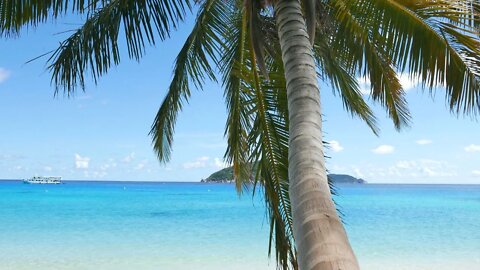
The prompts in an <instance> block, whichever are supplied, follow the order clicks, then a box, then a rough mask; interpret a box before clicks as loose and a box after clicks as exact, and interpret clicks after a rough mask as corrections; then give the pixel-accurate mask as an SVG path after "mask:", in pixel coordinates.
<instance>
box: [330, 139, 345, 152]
mask: <svg viewBox="0 0 480 270" xmlns="http://www.w3.org/2000/svg"><path fill="white" fill-rule="evenodd" d="M328 146H329V147H330V149H332V150H333V152H340V151H342V150H343V146H341V145H340V143H339V142H338V141H329V142H328Z"/></svg>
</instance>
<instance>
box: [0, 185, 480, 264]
mask: <svg viewBox="0 0 480 270" xmlns="http://www.w3.org/2000/svg"><path fill="white" fill-rule="evenodd" d="M338 192H339V196H337V197H336V201H337V203H338V204H339V206H340V208H341V211H342V213H343V214H344V217H343V220H344V222H345V224H346V228H347V231H348V233H349V237H350V240H351V242H352V245H353V248H354V250H355V252H356V253H357V256H358V258H359V261H360V264H361V265H362V269H369V270H370V269H373V270H375V269H378V270H380V269H382V270H383V269H395V270H397V269H405V270H406V269H409V270H415V269H422V270H430V269H432V270H434V269H435V270H443V269H445V270H446V269H473V270H475V269H478V270H480V186H473V185H472V186H467V185H461V186H455V185H371V184H369V185H341V186H339V187H338ZM267 242H268V224H267V221H266V219H265V209H264V205H263V203H262V201H261V199H260V198H252V197H251V196H250V195H248V194H245V195H243V196H242V197H241V198H239V197H238V195H237V194H236V192H235V189H234V186H233V185H229V184H199V183H134V182H93V183H92V182H67V184H65V185H47V186H45V185H26V184H22V183H21V182H13V181H0V269H2V270H3V269H15V270H17V269H185V270H186V269H213V270H214V269H274V268H275V263H274V261H273V259H270V260H269V259H268V258H267Z"/></svg>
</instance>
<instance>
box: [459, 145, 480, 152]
mask: <svg viewBox="0 0 480 270" xmlns="http://www.w3.org/2000/svg"><path fill="white" fill-rule="evenodd" d="M463 149H465V151H467V152H470V153H473V152H480V145H477V144H470V145H469V146H466V147H465V148H463Z"/></svg>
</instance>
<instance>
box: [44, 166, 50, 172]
mask: <svg viewBox="0 0 480 270" xmlns="http://www.w3.org/2000/svg"><path fill="white" fill-rule="evenodd" d="M43 170H44V171H46V172H51V171H52V167H50V166H45V167H43Z"/></svg>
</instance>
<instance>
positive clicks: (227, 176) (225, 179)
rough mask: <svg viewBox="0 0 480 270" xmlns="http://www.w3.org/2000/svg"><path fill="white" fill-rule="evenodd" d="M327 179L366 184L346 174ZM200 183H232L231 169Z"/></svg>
mask: <svg viewBox="0 0 480 270" xmlns="http://www.w3.org/2000/svg"><path fill="white" fill-rule="evenodd" d="M328 177H329V178H330V180H331V181H332V182H333V183H336V184H366V183H367V181H365V180H363V179H361V178H356V177H353V176H351V175H348V174H329V175H328ZM200 182H202V183H233V182H234V180H233V167H228V168H225V169H222V170H219V171H216V172H214V173H212V174H211V175H210V176H209V177H207V178H206V179H202V180H201V181H200Z"/></svg>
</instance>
